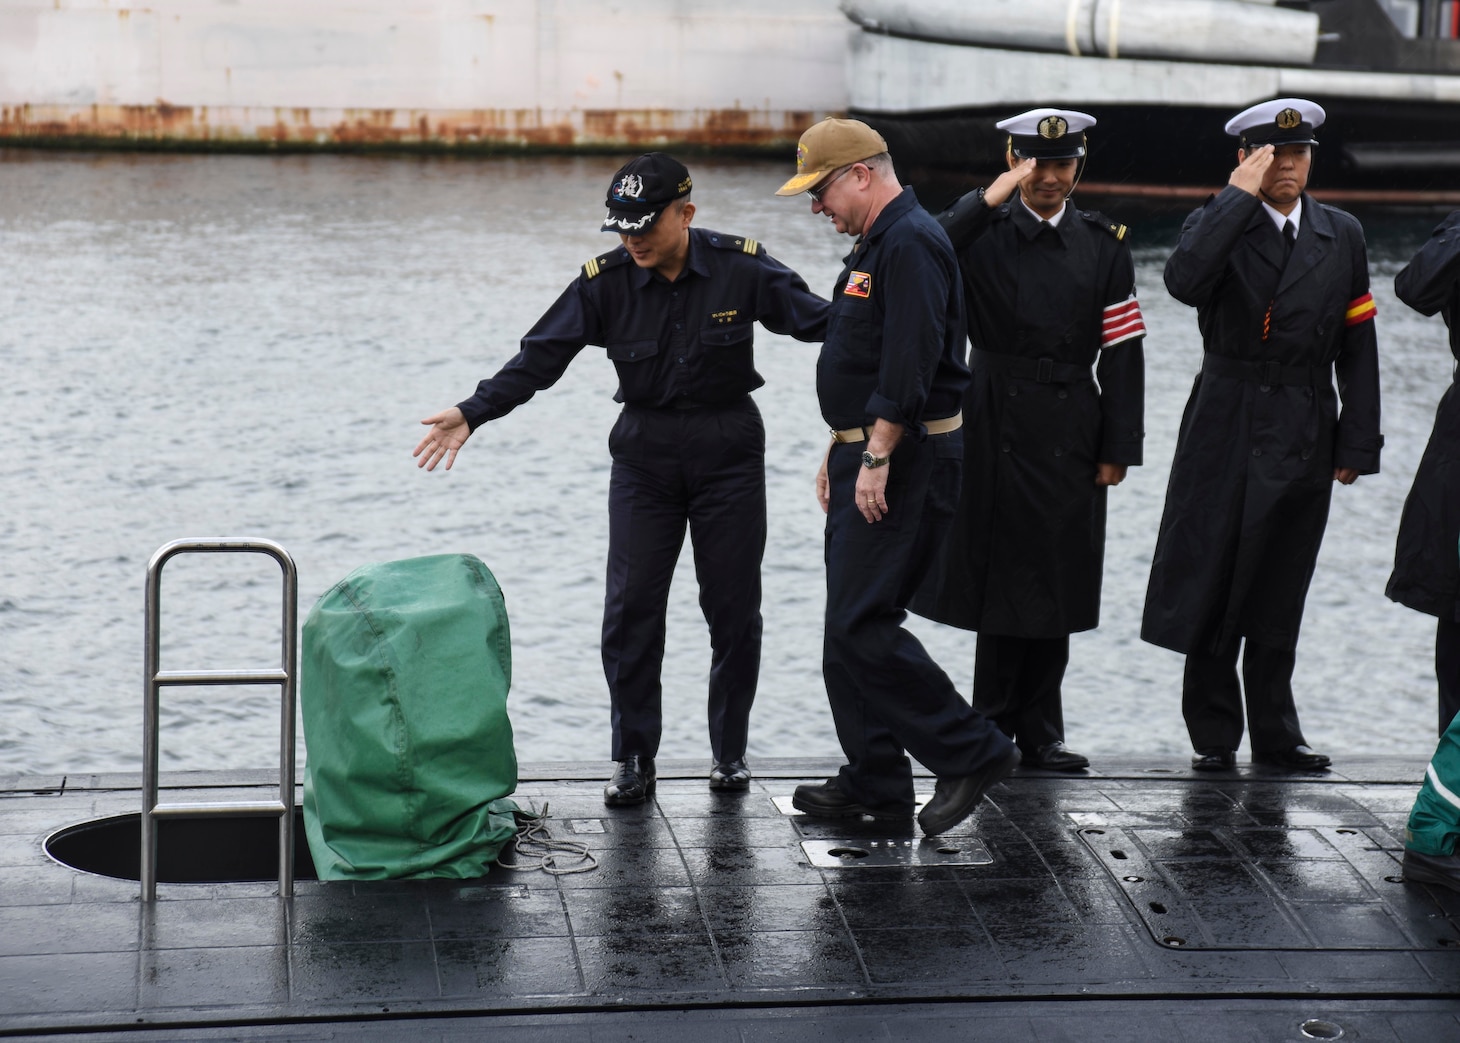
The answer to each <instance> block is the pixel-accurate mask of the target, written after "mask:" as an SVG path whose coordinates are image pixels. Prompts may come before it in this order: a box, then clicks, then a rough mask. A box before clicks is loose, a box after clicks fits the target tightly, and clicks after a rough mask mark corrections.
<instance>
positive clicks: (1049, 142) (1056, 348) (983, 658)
mask: <svg viewBox="0 0 1460 1043" xmlns="http://www.w3.org/2000/svg"><path fill="white" fill-rule="evenodd" d="M1094 124H1095V119H1094V117H1093V116H1090V115H1087V114H1086V113H1083V112H1073V111H1069V110H1065V109H1049V108H1043V109H1034V110H1032V111H1030V112H1025V113H1021V114H1020V115H1018V116H1013V117H1011V118H1009V119H1005V120H1001V121H1000V122H999V123H997V124H995V125H996V126H997V127H998V128H999V129H1000V130H1004V131H1007V132H1008V134H1009V143H1008V151H1007V154H1006V156H1005V159H1006V161H1007V164H1008V168H1009V169H1008V170H1007V171H1005V172H1004V173H1003V174H1001V175H999V177H998V178H997V179H995V181H994V183H993V184H992V185H990V186H989V187H988V188H986V189H982V188H981V189H979V190H978V191H977V192H971V193H969V194H968V195H966V196H964V197H963V198H962V199H960V200H959V201H958V202H957V203H956V204H954V206H953V207H952V208H950V209H949V210H948V211H946V212H945V213H943V214H942V215H941V216H940V217H939V221H940V222H941V223H942V225H943V227H944V229H946V230H947V232H948V234H949V237H950V238H951V239H952V240H953V246H954V248H955V249H956V250H957V251H958V262H959V267H960V269H961V270H962V273H963V289H964V296H965V298H966V299H967V301H968V315H969V320H968V336H969V340H970V341H971V342H972V345H973V350H972V352H971V354H970V356H969V367H970V369H972V371H973V380H972V382H971V383H970V384H969V387H968V391H967V394H966V395H965V397H964V401H963V415H964V416H965V417H967V418H968V426H967V427H966V428H965V434H964V441H963V445H964V463H963V496H962V499H961V501H960V504H959V510H958V516H957V519H956V520H955V522H954V525H953V530H952V533H951V535H950V536H949V539H948V542H947V544H946V546H945V552H944V560H943V562H942V564H941V566H940V567H938V568H935V569H934V570H933V571H932V572H931V573H930V574H929V578H928V581H927V582H926V584H925V585H924V588H923V590H922V591H921V592H920V595H919V597H918V599H917V600H916V601H915V602H914V603H913V606H912V607H913V610H914V611H916V612H918V613H920V614H922V615H925V616H928V617H930V618H932V619H936V620H939V621H941V622H944V623H950V624H952V625H953V626H957V627H962V628H964V629H965V630H976V631H978V643H977V648H976V653H975V662H974V672H973V705H974V708H975V709H977V710H978V711H979V712H980V713H983V714H985V715H987V716H989V717H991V718H993V720H994V721H995V722H996V723H997V724H998V725H999V727H1000V728H1002V729H1003V730H1004V732H1005V733H1006V734H1008V735H1010V736H1012V737H1013V739H1014V741H1015V742H1016V743H1017V745H1018V746H1019V749H1020V751H1021V753H1022V763H1023V764H1024V765H1026V766H1030V767H1036V768H1044V769H1049V770H1054V771H1079V770H1080V769H1082V768H1086V767H1088V766H1089V763H1090V762H1089V760H1088V759H1087V758H1086V757H1085V756H1083V755H1082V754H1079V753H1076V752H1075V751H1073V750H1071V749H1068V748H1067V747H1066V746H1065V744H1064V739H1065V730H1064V713H1063V708H1062V702H1061V694H1060V685H1061V682H1062V680H1063V678H1064V673H1065V666H1066V665H1067V663H1068V662H1069V655H1070V634H1071V633H1074V632H1076V631H1081V630H1090V629H1092V628H1094V627H1095V626H1096V625H1097V624H1098V623H1099V620H1100V582H1101V571H1102V566H1103V563H1104V558H1105V507H1106V490H1107V489H1108V488H1109V487H1110V486H1112V485H1119V484H1120V482H1121V481H1122V480H1123V479H1124V478H1125V474H1126V468H1128V467H1130V466H1132V465H1137V464H1139V463H1140V462H1141V443H1142V439H1143V437H1144V430H1143V426H1142V420H1141V417H1142V412H1143V408H1144V397H1145V363H1144V356H1143V350H1142V342H1143V340H1144V338H1145V333H1146V327H1145V324H1144V322H1143V321H1142V319H1141V309H1140V305H1139V303H1137V301H1136V293H1135V264H1134V262H1133V261H1132V260H1131V252H1130V247H1129V245H1128V244H1127V243H1126V228H1125V226H1124V225H1121V224H1117V223H1115V222H1113V221H1111V220H1109V219H1108V218H1106V217H1105V216H1104V215H1102V214H1098V213H1094V212H1092V211H1087V210H1077V209H1075V207H1074V206H1073V205H1071V203H1070V201H1069V196H1070V194H1071V193H1072V192H1073V191H1074V187H1075V182H1076V180H1077V179H1078V176H1079V172H1080V169H1081V166H1082V163H1083V160H1084V157H1085V149H1086V140H1085V131H1086V130H1087V129H1089V128H1090V127H1092V126H1094ZM1092 366H1094V367H1095V368H1094V372H1093V373H1092V370H1091V367H1092ZM1097 377H1098V380H1099V382H1098V384H1097V383H1096V378H1097Z"/></svg>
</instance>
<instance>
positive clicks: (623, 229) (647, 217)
mask: <svg viewBox="0 0 1460 1043" xmlns="http://www.w3.org/2000/svg"><path fill="white" fill-rule="evenodd" d="M668 208H669V204H668V203H665V204H663V205H661V206H656V207H653V208H651V209H649V210H625V209H623V208H621V207H614V208H612V209H610V210H609V211H608V215H607V216H606V217H604V219H603V229H602V230H603V231H605V232H617V233H619V234H620V235H645V234H647V233H648V231H649V229H651V228H653V227H654V224H655V223H656V222H657V221H658V220H659V218H660V217H662V216H663V215H664V211H665V210H667V209H668Z"/></svg>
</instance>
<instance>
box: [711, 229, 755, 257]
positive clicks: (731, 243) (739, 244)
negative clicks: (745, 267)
mask: <svg viewBox="0 0 1460 1043" xmlns="http://www.w3.org/2000/svg"><path fill="white" fill-rule="evenodd" d="M707 238H708V239H709V240H710V245H711V246H715V247H718V248H720V249H721V250H734V251H735V252H736V253H744V254H750V255H751V256H752V257H759V256H761V255H762V254H764V253H765V247H764V246H762V245H760V240H759V239H752V238H750V237H749V236H744V235H726V234H725V233H723V232H711V233H710V234H709V236H708V237H707Z"/></svg>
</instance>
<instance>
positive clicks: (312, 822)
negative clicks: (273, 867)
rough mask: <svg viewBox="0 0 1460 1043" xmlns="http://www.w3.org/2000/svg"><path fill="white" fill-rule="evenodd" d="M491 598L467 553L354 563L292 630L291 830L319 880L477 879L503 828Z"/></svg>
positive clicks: (504, 676) (491, 588) (506, 777)
mask: <svg viewBox="0 0 1460 1043" xmlns="http://www.w3.org/2000/svg"><path fill="white" fill-rule="evenodd" d="M511 680H512V651H511V641H510V635H509V633H508V629H507V610H506V606H505V604H504V602H503V600H502V591H501V589H500V588H499V587H498V586H497V581H496V579H495V578H493V576H492V574H491V572H490V571H488V569H487V567H486V566H485V565H484V564H482V562H481V561H480V560H478V559H477V558H475V557H472V556H471V555H469V554H442V555H436V556H433V557H426V558H412V559H409V560H406V561H390V562H384V563H381V564H375V565H366V566H364V567H362V568H359V569H356V570H355V571H354V572H352V573H350V575H349V576H348V577H346V578H345V579H344V580H342V581H340V582H339V583H337V584H335V586H334V587H333V588H331V589H330V590H329V591H328V592H327V593H326V594H325V595H324V596H323V597H321V598H320V599H319V602H318V603H317V604H316V605H315V606H314V609H313V610H312V611H311V612H310V613H309V618H308V619H307V620H306V621H305V623H304V634H303V649H302V653H301V664H300V685H299V700H300V705H301V707H302V709H303V714H304V746H305V752H306V761H305V770H304V829H305V833H306V835H307V837H308V839H309V851H310V854H311V855H313V856H314V867H315V871H316V873H317V874H318V875H319V878H320V879H321V880H382V879H389V878H398V877H448V878H451V879H471V878H474V877H479V876H484V875H485V874H486V872H487V868H488V866H490V865H491V863H492V862H494V861H495V860H496V858H497V853H498V851H500V850H501V848H502V847H503V845H505V844H506V843H507V842H508V841H510V840H511V839H512V837H513V835H514V833H515V832H516V829H517V826H516V821H515V819H514V817H513V813H514V812H515V811H516V810H517V807H516V805H515V804H514V803H513V802H512V801H510V800H506V799H503V798H505V797H506V796H507V794H509V793H511V792H512V791H513V790H515V789H516V788H517V756H516V753H515V751H514V750H513V747H512V726H511V724H510V723H509V722H508V720H507V689H508V687H509V686H510V684H511Z"/></svg>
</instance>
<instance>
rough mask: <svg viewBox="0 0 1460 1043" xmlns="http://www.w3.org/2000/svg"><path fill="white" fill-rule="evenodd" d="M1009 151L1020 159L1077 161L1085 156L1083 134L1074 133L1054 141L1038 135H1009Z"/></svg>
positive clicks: (1081, 132)
mask: <svg viewBox="0 0 1460 1043" xmlns="http://www.w3.org/2000/svg"><path fill="white" fill-rule="evenodd" d="M1009 151H1010V152H1012V153H1014V155H1016V156H1018V157H1019V158H1020V159H1079V158H1081V157H1082V156H1084V155H1085V134H1084V132H1083V131H1076V132H1075V133H1073V134H1065V135H1063V136H1062V137H1060V138H1058V139H1055V140H1050V139H1049V138H1044V137H1040V136H1039V135H1038V134H1010V135H1009Z"/></svg>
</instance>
